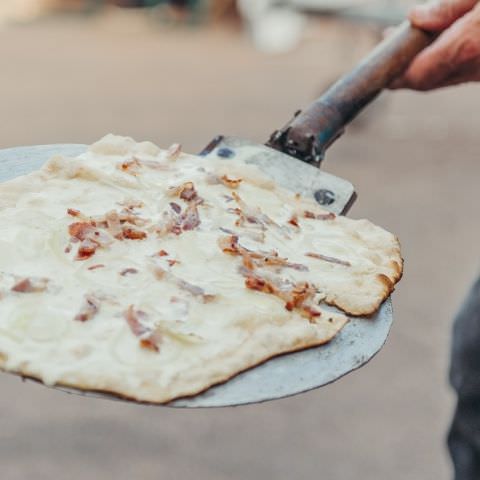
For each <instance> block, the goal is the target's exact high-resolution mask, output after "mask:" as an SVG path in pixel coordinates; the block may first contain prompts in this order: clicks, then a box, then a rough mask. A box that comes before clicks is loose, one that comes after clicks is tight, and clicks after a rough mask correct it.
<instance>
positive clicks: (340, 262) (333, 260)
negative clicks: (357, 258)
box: [305, 252, 352, 267]
mask: <svg viewBox="0 0 480 480" xmlns="http://www.w3.org/2000/svg"><path fill="white" fill-rule="evenodd" d="M305 256H307V257H311V258H316V259H318V260H324V261H325V262H330V263H336V264H337V265H343V266H344V267H351V266H352V264H351V263H350V262H347V261H346V260H340V259H339V258H335V257H329V256H327V255H322V254H320V253H314V252H307V253H306V254H305Z"/></svg>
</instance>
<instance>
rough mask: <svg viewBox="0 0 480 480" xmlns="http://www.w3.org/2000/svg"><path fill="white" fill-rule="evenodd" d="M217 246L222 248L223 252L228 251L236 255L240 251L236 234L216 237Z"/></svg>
mask: <svg viewBox="0 0 480 480" xmlns="http://www.w3.org/2000/svg"><path fill="white" fill-rule="evenodd" d="M218 246H219V247H220V248H221V249H222V251H223V253H229V254H233V255H237V254H239V253H240V250H239V247H238V236H237V235H230V236H228V237H220V238H219V239H218Z"/></svg>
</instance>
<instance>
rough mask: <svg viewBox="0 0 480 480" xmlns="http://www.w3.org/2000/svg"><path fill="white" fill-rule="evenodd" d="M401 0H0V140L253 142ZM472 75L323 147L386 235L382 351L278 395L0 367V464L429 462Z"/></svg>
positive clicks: (397, 471) (282, 466)
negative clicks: (153, 388) (196, 403)
mask: <svg viewBox="0 0 480 480" xmlns="http://www.w3.org/2000/svg"><path fill="white" fill-rule="evenodd" d="M410 4H411V2H408V1H401V0H390V1H388V0H384V1H367V0H290V1H286V0H285V1H283V2H280V1H269V0H256V1H253V0H250V1H249V0H238V1H233V0H232V1H229V0H218V1H214V0H211V1H195V0H184V1H160V0H117V1H113V0H111V1H101V0H83V1H82V0H1V2H0V62H1V68H0V72H1V73H0V126H1V128H0V147H1V148H6V147H13V146H19V145H33V144H51V143H91V142H93V141H95V140H97V139H98V138H100V137H101V136H103V135H104V134H106V133H108V132H114V133H118V134H124V135H130V136H133V137H134V138H136V139H137V140H139V141H140V140H147V139H148V140H152V141H154V142H156V143H158V144H159V145H160V146H164V147H166V146H168V145H170V144H171V143H173V142H181V143H182V144H183V145H184V149H185V150H186V151H190V152H196V151H199V150H200V149H201V148H202V147H203V146H204V145H206V143H208V141H209V140H210V139H211V138H212V137H213V136H214V135H216V134H219V133H225V134H235V135H239V136H243V137H247V138H250V139H253V140H258V141H265V140H266V139H267V138H268V136H269V134H270V133H271V132H272V131H273V130H274V129H276V128H277V127H279V126H282V125H283V124H284V123H285V122H286V121H287V120H288V119H289V118H290V116H291V115H292V113H293V112H294V111H295V110H297V109H298V108H301V107H302V106H304V105H306V104H307V103H308V102H309V101H311V100H313V99H314V98H315V97H316V96H317V95H319V94H320V93H321V92H322V91H323V90H324V89H325V88H326V87H327V86H328V85H329V84H330V83H331V82H332V81H334V80H335V79H336V78H337V77H338V76H339V75H340V74H341V73H342V72H345V71H347V70H348V69H349V68H351V67H352V66H353V65H354V64H355V62H356V61H357V60H358V59H360V58H361V57H362V56H363V55H364V54H365V53H366V52H368V51H369V49H371V48H372V46H373V45H374V44H375V43H376V42H377V41H378V40H379V39H380V37H381V32H382V30H383V29H384V27H385V26H387V25H391V24H395V23H397V22H399V21H400V20H401V19H402V18H403V17H404V15H405V13H406V11H407V9H408V7H409V6H410ZM479 106H480V91H479V88H478V86H464V87H458V88H452V89H447V90H442V91H438V92H433V93H429V94H424V93H422V94H419V93H412V92H395V93H387V94H385V95H383V96H382V97H381V99H380V100H378V101H377V102H376V103H375V105H373V106H372V107H371V108H370V109H369V110H368V111H367V112H366V114H364V115H362V116H361V118H359V119H358V120H357V121H356V122H355V123H354V124H353V125H352V126H351V127H350V128H349V129H348V132H347V133H346V135H344V137H343V138H342V139H341V140H339V141H338V142H337V143H336V144H335V146H334V147H333V148H332V149H331V150H330V151H329V153H328V156H327V160H326V161H325V163H324V165H323V168H324V169H325V170H327V171H329V172H331V173H334V174H336V175H339V176H342V177H344V178H347V179H348V180H350V181H351V182H352V183H354V184H355V185H356V187H357V191H358V193H359V199H358V201H357V203H356V205H355V206H354V208H353V210H352V211H351V216H353V217H356V218H358V217H368V218H370V219H371V220H373V221H374V222H376V223H378V224H380V225H383V226H384V227H386V228H388V229H390V230H391V231H393V232H395V233H396V234H397V235H398V236H399V237H400V239H401V241H402V244H403V253H404V257H405V259H406V264H405V276H404V279H403V281H402V282H401V284H400V286H399V287H398V289H397V291H396V292H395V294H394V306H395V324H394V327H393V330H392V333H391V335H390V338H389V340H388V342H387V344H386V346H385V348H384V349H383V351H382V352H381V353H380V354H379V355H378V356H377V357H376V358H375V359H374V360H373V361H372V362H371V363H370V364H369V365H367V366H366V367H365V368H362V369H361V370H360V371H357V372H355V373H353V374H351V375H349V376H347V377H346V378H344V379H342V380H340V381H339V382H337V383H335V384H333V385H331V386H328V387H326V388H323V389H321V390H317V391H314V392H311V393H308V394H304V395H300V396H297V397H295V398H290V399H286V400H281V401H276V402H273V403H267V404H262V405H255V406H249V407H241V408H235V409H222V410H203V411H202V410H199V411H175V410H171V409H168V408H152V407H143V406H135V405H128V404H122V403H117V402H109V401H103V400H91V399H84V398H80V397H75V396H69V395H65V394H62V393H60V392H56V391H51V390H48V389H46V388H43V387H41V386H38V385H35V384H32V383H29V382H27V383H22V382H21V381H20V380H19V379H18V378H15V377H11V376H7V375H2V376H0V389H1V392H2V393H1V396H0V465H1V476H2V479H5V480H24V479H26V478H35V479H36V480H43V479H48V480H52V479H57V478H58V479H63V478H69V479H70V480H80V479H82V480H84V479H85V478H101V479H105V480H109V479H116V480H123V479H131V478H138V479H143V480H150V479H160V478H161V479H165V480H168V479H183V478H185V479H189V478H195V479H196V480H227V479H233V480H244V479H255V480H269V479H275V480H290V479H292V478H295V479H311V478H324V479H329V480H349V479H367V478H368V479H389V480H418V479H423V480H439V479H447V478H449V476H450V464H449V461H448V457H447V455H446V451H445V448H444V435H445V432H446V429H447V428H448V423H449V419H450V415H451V412H452V408H453V396H452V394H451V393H450V390H449V387H448V383H447V369H448V361H449V341H450V329H451V322H452V317H453V315H454V313H455V311H456V309H457V307H458V305H459V304H460V301H461V299H462V297H463V295H464V292H465V290H466V289H467V287H468V285H469V283H470V282H471V281H472V279H473V278H474V276H475V273H476V272H477V268H478V259H479V257H478V248H477V247H475V248H474V245H478V242H479V233H480V226H479V225H478V222H476V221H472V220H471V219H476V218H477V217H478V208H477V206H476V205H477V202H478V198H477V192H478V187H477V182H478V180H477V179H478V178H480V163H479V162H478V158H477V157H478V148H479V143H478V142H479V140H478V126H477V125H476V124H475V122H474V120H473V118H474V113H476V112H477V111H478V108H479Z"/></svg>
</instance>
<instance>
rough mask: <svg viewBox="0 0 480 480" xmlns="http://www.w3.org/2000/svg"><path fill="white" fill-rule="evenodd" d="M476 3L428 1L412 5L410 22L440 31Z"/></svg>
mask: <svg viewBox="0 0 480 480" xmlns="http://www.w3.org/2000/svg"><path fill="white" fill-rule="evenodd" d="M476 4H477V0H441V1H430V2H428V3H424V4H422V5H417V6H416V7H414V8H413V9H412V10H411V11H410V14H409V19H410V21H411V22H412V24H413V25H414V26H416V27H418V28H423V29H424V30H429V31H434V32H435V31H441V30H445V29H446V28H448V27H449V26H450V25H451V24H452V23H453V22H455V20H458V19H459V18H460V17H462V16H463V15H464V14H465V13H467V12H468V11H469V10H471V9H472V8H473V7H474V6H475V5H476Z"/></svg>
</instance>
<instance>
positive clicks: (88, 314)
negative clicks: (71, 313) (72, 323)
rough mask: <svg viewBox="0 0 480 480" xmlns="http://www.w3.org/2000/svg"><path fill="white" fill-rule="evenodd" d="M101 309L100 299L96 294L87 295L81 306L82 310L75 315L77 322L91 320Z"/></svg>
mask: <svg viewBox="0 0 480 480" xmlns="http://www.w3.org/2000/svg"><path fill="white" fill-rule="evenodd" d="M99 309H100V300H99V299H98V298H97V297H95V296H94V295H85V302H84V304H83V305H82V306H81V307H80V311H79V312H78V313H77V315H75V318H74V320H76V321H77V322H86V321H88V320H91V319H92V318H93V317H94V316H95V315H96V314H97V313H98V311H99Z"/></svg>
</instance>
